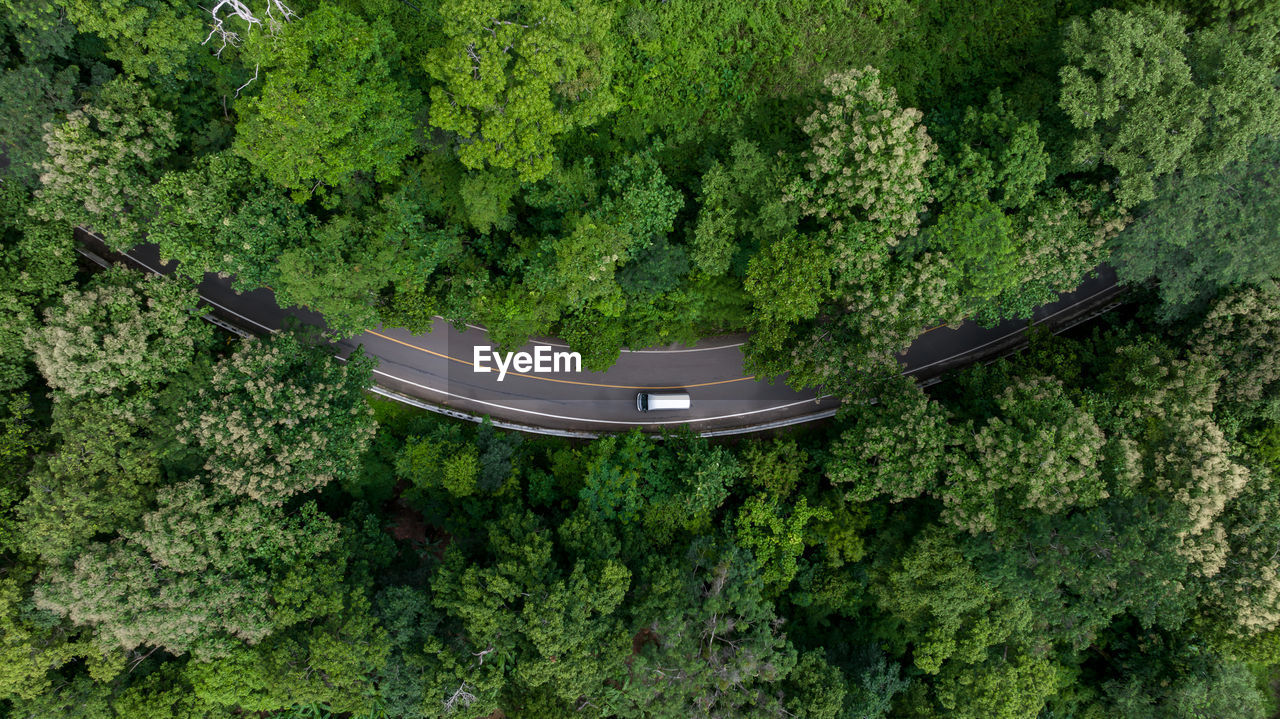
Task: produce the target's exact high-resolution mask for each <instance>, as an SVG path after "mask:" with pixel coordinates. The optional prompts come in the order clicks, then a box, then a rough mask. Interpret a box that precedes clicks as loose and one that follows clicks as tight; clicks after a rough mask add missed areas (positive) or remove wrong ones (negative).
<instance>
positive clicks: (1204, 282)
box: [1111, 137, 1280, 318]
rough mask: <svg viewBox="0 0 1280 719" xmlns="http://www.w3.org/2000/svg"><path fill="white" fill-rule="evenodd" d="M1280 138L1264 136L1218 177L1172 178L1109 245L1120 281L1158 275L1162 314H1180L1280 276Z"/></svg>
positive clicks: (1134, 281) (1160, 184)
mask: <svg viewBox="0 0 1280 719" xmlns="http://www.w3.org/2000/svg"><path fill="white" fill-rule="evenodd" d="M1277 167H1280V140H1276V139H1273V138H1269V137H1268V138H1260V139H1259V140H1258V141H1257V142H1255V143H1254V145H1253V147H1252V149H1251V150H1250V153H1249V157H1248V159H1247V160H1242V161H1239V162H1235V163H1232V164H1230V165H1228V166H1227V167H1226V168H1225V169H1224V170H1223V172H1222V174H1220V175H1201V176H1196V177H1188V176H1186V175H1185V174H1184V175H1182V176H1171V177H1167V178H1163V179H1162V180H1160V181H1159V182H1158V183H1157V190H1158V197H1157V198H1156V199H1155V200H1154V201H1152V202H1151V203H1149V204H1147V205H1146V206H1144V208H1143V209H1142V211H1141V212H1140V214H1139V216H1138V217H1137V218H1136V219H1135V220H1134V222H1133V224H1132V225H1130V226H1129V227H1128V229H1126V230H1125V231H1124V232H1121V233H1120V234H1119V235H1116V236H1115V238H1114V239H1113V240H1112V242H1111V247H1112V250H1113V254H1112V257H1113V258H1114V259H1113V260H1112V261H1113V262H1114V263H1115V266H1116V271H1117V273H1118V274H1119V275H1120V278H1121V279H1123V280H1125V281H1127V282H1131V283H1138V282H1143V281H1146V280H1147V279H1149V278H1156V279H1158V280H1159V281H1160V284H1159V293H1160V299H1161V301H1162V302H1163V305H1164V306H1163V307H1162V308H1161V313H1162V315H1163V316H1164V317H1166V318H1178V317H1182V316H1185V315H1186V314H1187V313H1189V312H1192V311H1195V310H1197V309H1200V308H1201V307H1203V306H1204V304H1205V303H1206V302H1207V301H1208V300H1210V299H1211V298H1212V297H1213V296H1214V295H1216V294H1217V293H1219V292H1220V291H1222V290H1225V289H1227V288H1229V287H1233V286H1236V285H1242V284H1266V283H1268V282H1270V281H1271V280H1273V279H1274V278H1276V277H1280V242H1277V241H1276V229H1275V228H1276V224H1277V222H1280V200H1278V199H1277V196H1278V195H1277V192H1276V172H1277Z"/></svg>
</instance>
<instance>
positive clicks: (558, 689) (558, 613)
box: [431, 512, 631, 712]
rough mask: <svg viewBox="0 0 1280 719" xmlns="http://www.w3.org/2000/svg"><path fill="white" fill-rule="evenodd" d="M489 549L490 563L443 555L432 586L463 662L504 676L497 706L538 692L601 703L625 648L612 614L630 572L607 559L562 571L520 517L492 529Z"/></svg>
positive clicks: (527, 518) (544, 540) (581, 561)
mask: <svg viewBox="0 0 1280 719" xmlns="http://www.w3.org/2000/svg"><path fill="white" fill-rule="evenodd" d="M488 547H489V550H490V551H491V552H493V554H494V561H492V562H484V563H478V564H473V563H469V562H466V561H465V560H464V559H463V558H462V557H461V556H460V555H459V554H458V553H456V552H455V551H453V550H450V551H449V552H448V553H447V554H446V556H445V561H444V563H443V565H442V566H441V567H440V569H439V570H438V571H437V572H436V574H435V575H434V577H433V578H432V581H431V587H432V590H433V592H434V594H435V599H434V603H435V605H436V606H437V607H438V608H440V609H441V610H443V611H445V612H447V613H448V614H449V616H450V617H451V618H453V619H455V620H456V621H457V622H458V626H459V633H460V635H461V638H462V644H463V647H462V650H463V651H465V652H467V654H464V655H462V656H463V657H464V658H465V661H466V663H467V664H472V665H473V666H475V667H477V668H478V667H480V666H484V665H488V666H489V667H493V669H491V670H490V671H496V672H498V673H499V674H501V675H502V676H503V677H504V679H505V682H504V683H505V684H506V689H505V690H504V691H503V695H504V697H503V698H504V699H505V701H503V702H501V703H500V704H499V706H504V705H510V704H514V703H516V702H518V701H519V699H518V698H519V697H524V696H529V695H530V694H535V693H537V692H546V693H548V694H549V695H551V696H553V697H555V698H556V699H557V701H558V702H559V703H560V706H562V707H568V706H573V707H579V706H585V704H583V703H582V702H583V700H584V699H585V700H587V701H590V700H591V699H592V698H593V697H599V696H600V694H601V692H602V691H603V690H604V688H605V685H604V680H605V679H607V678H609V677H612V676H617V675H620V674H621V673H622V671H623V666H624V665H623V660H624V659H625V658H626V655H627V652H628V651H629V649H630V637H629V636H628V633H627V632H625V631H623V624H622V618H621V616H620V612H619V609H620V605H621V604H622V600H623V597H624V595H625V594H626V591H627V588H628V586H629V585H630V580H631V572H630V570H628V569H627V567H626V566H624V565H623V564H621V563H620V562H618V561H616V560H615V559H612V558H607V557H604V558H598V559H597V558H592V557H572V558H570V560H569V562H568V563H566V564H564V565H561V563H560V562H559V561H558V560H557V558H556V554H555V552H554V544H553V541H552V536H551V533H550V532H548V531H547V530H546V529H545V528H543V527H542V526H540V522H538V520H537V519H536V518H535V517H534V516H533V515H531V514H527V513H520V512H513V513H509V514H506V515H504V516H503V517H502V518H500V519H499V520H498V521H496V522H494V523H493V524H491V526H490V528H489V542H488ZM483 706H490V705H483ZM481 707H482V705H480V704H473V705H472V706H471V707H470V708H469V711H472V712H475V711H485V709H483V708H481Z"/></svg>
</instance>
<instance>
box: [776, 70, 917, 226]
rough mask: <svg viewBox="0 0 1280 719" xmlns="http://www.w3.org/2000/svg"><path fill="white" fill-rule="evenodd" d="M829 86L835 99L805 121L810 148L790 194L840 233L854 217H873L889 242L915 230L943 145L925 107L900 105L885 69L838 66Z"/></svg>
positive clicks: (801, 122) (867, 218)
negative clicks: (932, 164)
mask: <svg viewBox="0 0 1280 719" xmlns="http://www.w3.org/2000/svg"><path fill="white" fill-rule="evenodd" d="M823 85H824V87H826V89H827V92H828V93H829V94H830V95H831V99H830V100H828V101H826V102H823V103H821V104H819V105H818V107H817V109H815V110H814V111H813V112H812V113H811V114H810V115H809V116H808V117H806V118H804V119H803V120H801V121H800V126H801V128H802V129H803V130H804V132H805V134H806V135H808V136H809V139H810V147H809V149H808V150H806V151H805V152H804V154H803V159H804V173H803V175H802V176H801V177H799V178H797V179H796V180H795V182H794V184H793V185H792V186H791V187H790V188H789V189H788V193H787V195H786V196H787V197H788V198H789V199H791V200H792V201H795V202H797V203H799V205H800V208H801V210H802V211H803V212H804V214H806V215H813V216H815V217H817V218H819V219H821V220H825V221H826V222H828V223H830V225H831V228H832V230H833V231H835V232H837V233H839V231H840V230H841V229H842V227H843V226H844V224H845V223H846V222H849V221H851V220H855V219H859V220H863V221H866V222H869V223H870V224H871V225H872V226H873V227H874V228H875V231H874V234H875V235H876V237H877V239H879V240H880V241H881V242H883V243H885V245H886V247H891V246H893V245H895V244H897V241H898V238H899V237H902V236H904V235H914V234H915V232H916V227H917V225H918V224H919V214H920V213H921V212H922V211H923V210H924V205H925V203H926V202H927V201H928V200H929V199H930V197H931V194H930V189H929V184H928V172H927V166H928V163H929V160H930V159H931V158H932V157H933V155H934V153H935V152H936V150H937V145H936V144H935V143H934V141H933V140H932V139H931V138H930V137H929V134H928V133H927V132H926V131H925V127H924V125H922V124H920V121H921V120H922V119H923V117H924V116H923V114H922V113H921V112H920V111H919V110H916V109H914V108H901V107H900V106H899V105H898V93H897V91H895V90H894V89H893V88H892V87H884V86H882V85H881V82H880V71H879V70H877V69H875V68H873V67H867V68H863V69H861V70H849V71H847V72H841V73H835V74H833V75H831V76H829V77H827V79H826V80H824V81H823Z"/></svg>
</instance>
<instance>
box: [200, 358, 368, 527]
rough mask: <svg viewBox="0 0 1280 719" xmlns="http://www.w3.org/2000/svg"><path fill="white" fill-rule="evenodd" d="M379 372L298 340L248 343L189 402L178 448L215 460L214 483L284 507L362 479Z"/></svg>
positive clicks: (209, 468) (211, 464)
mask: <svg viewBox="0 0 1280 719" xmlns="http://www.w3.org/2000/svg"><path fill="white" fill-rule="evenodd" d="M371 370H372V363H371V362H370V361H368V360H367V359H365V358H364V356H363V355H362V354H360V353H359V352H356V353H355V354H353V355H352V356H351V357H350V358H349V359H348V361H347V362H345V363H339V362H338V361H337V360H335V359H334V358H333V356H332V355H330V353H329V352H328V351H327V350H326V349H324V348H321V347H317V346H308V345H307V344H306V343H304V342H303V341H302V340H300V339H299V338H297V337H295V336H293V335H291V334H280V335H276V336H275V337H273V338H271V339H270V340H259V339H247V340H243V341H242V342H241V345H240V347H239V348H237V350H236V351H235V353H234V354H232V355H231V356H229V357H227V358H226V359H224V360H222V361H221V362H219V363H218V364H217V365H216V366H215V367H214V368H213V376H212V378H211V379H210V382H209V386H208V388H207V389H201V390H200V391H199V393H198V396H197V397H196V398H194V399H192V400H190V401H189V402H188V403H187V405H186V407H185V410H184V418H183V419H182V421H181V422H180V423H179V424H178V426H177V432H178V437H179V441H181V442H183V443H184V444H187V445H189V446H191V447H192V448H198V449H199V450H200V451H201V452H202V453H203V454H204V456H206V457H207V459H206V460H205V462H204V470H205V471H206V472H208V473H209V477H210V479H211V480H212V481H213V482H215V483H217V484H219V485H221V486H223V487H226V488H227V489H228V490H230V491H232V492H234V493H236V494H240V495H245V496H247V497H250V498H253V499H255V500H257V501H260V502H263V503H266V504H271V505H280V504H283V503H284V502H285V500H287V499H288V498H289V497H291V496H293V495H294V494H298V493H300V492H306V491H309V490H312V489H315V488H317V487H323V486H324V485H326V484H328V483H329V482H332V481H335V480H337V481H345V480H347V479H350V478H353V477H354V475H355V474H356V473H357V472H359V470H360V457H361V455H362V454H363V453H364V451H365V449H366V448H367V447H368V446H369V440H370V439H371V438H372V437H373V433H374V430H375V424H374V421H373V410H372V409H370V407H369V406H368V404H366V402H365V399H364V394H363V392H364V390H365V388H366V387H368V385H369V381H370V379H369V377H370V372H371Z"/></svg>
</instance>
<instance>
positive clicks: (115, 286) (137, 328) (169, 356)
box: [27, 268, 210, 397]
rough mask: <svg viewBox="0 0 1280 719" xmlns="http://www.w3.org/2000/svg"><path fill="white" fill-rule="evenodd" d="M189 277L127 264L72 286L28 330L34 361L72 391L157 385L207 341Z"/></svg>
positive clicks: (66, 390)
mask: <svg viewBox="0 0 1280 719" xmlns="http://www.w3.org/2000/svg"><path fill="white" fill-rule="evenodd" d="M198 302H199V297H198V296H197V295H196V291H195V287H194V286H192V285H191V284H190V283H187V282H184V281H181V280H173V279H168V278H164V277H157V276H154V275H143V274H141V273H139V272H136V271H132V270H127V269H124V268H114V269H111V270H108V271H106V272H104V273H102V274H100V275H98V276H97V277H95V278H94V279H93V280H92V281H91V282H90V283H88V284H87V285H86V286H85V288H84V289H83V290H80V291H74V290H73V291H68V292H67V293H66V294H64V295H63V296H62V299H61V301H60V302H59V304H58V305H56V306H54V307H50V308H48V309H46V310H45V313H44V326H43V327H40V328H38V329H32V330H30V331H29V332H28V333H27V342H28V344H29V346H30V347H31V353H32V355H33V356H34V358H35V363H36V366H37V367H39V368H40V373H41V374H43V375H44V378H45V381H46V382H48V383H49V386H50V387H52V388H53V389H55V390H57V391H58V392H60V393H62V394H63V395H65V396H67V397H84V396H88V395H103V394H110V393H112V392H126V391H137V390H143V391H145V390H154V389H156V388H157V387H158V386H159V385H161V384H163V383H164V382H165V381H167V380H168V379H169V378H171V377H172V376H173V375H175V374H177V373H179V372H181V371H182V370H183V369H184V368H186V367H187V366H188V365H190V364H191V362H192V360H193V359H194V354H195V353H196V352H197V351H198V350H200V349H201V348H202V347H203V345H204V344H205V343H206V342H207V341H208V339H209V336H210V331H209V328H208V327H207V326H206V325H205V324H204V323H203V322H199V321H197V320H196V318H197V317H198V316H199V314H200V313H201V312H200V311H199V310H198V309H197V303H198Z"/></svg>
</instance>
